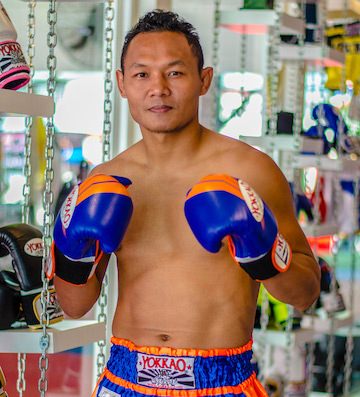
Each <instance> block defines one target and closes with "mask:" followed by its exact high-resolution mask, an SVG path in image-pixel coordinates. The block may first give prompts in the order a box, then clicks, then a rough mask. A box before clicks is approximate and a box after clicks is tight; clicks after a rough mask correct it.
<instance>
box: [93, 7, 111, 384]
mask: <svg viewBox="0 0 360 397" xmlns="http://www.w3.org/2000/svg"><path fill="white" fill-rule="evenodd" d="M104 12H105V32H104V35H105V42H106V47H105V60H104V62H105V65H104V69H105V83H104V92H105V96H104V123H103V153H102V154H103V161H108V160H110V155H111V152H110V149H111V148H110V138H111V130H112V123H111V112H112V108H113V106H112V100H111V93H112V90H113V79H112V72H113V42H114V28H113V23H114V16H115V9H114V1H113V0H108V1H107V2H106V4H105V9H104ZM108 285H109V280H108V275H107V273H106V274H105V277H104V280H103V283H102V287H101V293H100V296H99V299H98V306H99V308H100V311H99V314H98V321H99V322H104V323H105V325H106V324H107V320H108V319H107V315H106V307H107V297H108ZM97 344H98V347H99V352H98V354H97V357H96V365H97V376H98V377H100V375H101V374H102V372H103V371H104V368H105V362H106V355H105V350H106V341H105V340H101V341H98V343H97Z"/></svg>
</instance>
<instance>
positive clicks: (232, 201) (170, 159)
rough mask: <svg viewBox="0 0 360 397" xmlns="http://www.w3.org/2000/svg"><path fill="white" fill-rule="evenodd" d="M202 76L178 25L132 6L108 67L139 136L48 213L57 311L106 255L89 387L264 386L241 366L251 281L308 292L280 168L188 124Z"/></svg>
mask: <svg viewBox="0 0 360 397" xmlns="http://www.w3.org/2000/svg"><path fill="white" fill-rule="evenodd" d="M212 74H213V72H212V69H211V68H209V67H205V68H204V67H203V55H202V50H201V46H200V44H199V41H198V36H197V34H196V33H195V32H194V28H193V27H192V26H191V25H190V24H188V23H186V22H185V21H183V20H182V19H181V18H179V17H178V16H177V15H176V14H173V13H171V12H163V11H153V12H150V13H148V14H147V15H145V16H144V17H143V18H142V19H141V20H140V21H139V22H138V24H137V25H136V26H135V27H134V28H133V29H132V30H131V31H130V32H129V33H128V35H127V37H126V39H125V44H124V47H123V52H122V58H121V71H117V81H118V86H119V90H120V94H121V96H122V97H123V98H126V99H127V100H128V103H129V108H130V111H131V114H132V117H133V118H134V120H135V121H136V122H137V123H138V124H139V125H140V128H141V132H142V135H143V139H142V140H141V141H140V142H138V143H136V144H135V145H133V146H132V147H130V148H129V149H127V150H126V151H124V152H123V153H120V154H119V155H118V156H116V157H115V158H114V159H112V160H110V161H109V162H107V163H105V164H102V165H100V166H98V167H96V168H95V169H94V170H93V171H92V172H91V175H90V177H89V178H88V179H87V180H86V181H85V182H83V183H82V184H81V185H80V186H79V188H78V189H75V191H74V192H73V193H72V194H71V195H70V196H69V198H68V199H67V202H65V205H64V206H63V209H62V211H61V216H59V217H58V219H57V221H56V223H55V229H54V241H55V245H54V246H53V247H54V263H55V274H56V277H55V283H56V288H57V293H58V297H59V300H60V303H61V305H62V307H63V310H64V311H65V312H66V313H68V315H70V316H72V317H81V316H82V315H84V314H85V313H86V312H87V311H89V310H90V309H91V307H92V306H93V304H94V303H95V301H96V300H97V298H98V296H99V293H100V287H101V282H102V279H103V276H104V273H105V270H106V266H107V262H108V259H109V253H111V252H114V253H115V255H116V258H117V264H118V282H119V295H118V302H117V307H116V312H115V315H114V319H113V324H112V331H113V335H114V337H113V339H112V342H113V346H112V351H111V357H110V359H109V362H108V364H107V368H106V370H105V372H104V374H103V376H102V378H101V380H100V382H99V384H98V386H97V388H96V390H95V392H94V396H111V397H113V396H145V395H161V396H208V395H209V396H210V395H211V396H222V395H227V396H232V395H250V394H252V395H265V392H264V390H263V388H262V386H261V385H260V383H259V382H258V381H257V379H256V377H255V375H254V374H253V370H252V367H251V364H250V358H251V338H252V329H253V324H254V315H255V310H256V299H257V294H258V289H259V282H258V281H257V280H262V281H263V283H264V285H265V287H266V288H267V289H268V291H269V292H270V293H271V294H272V295H273V296H275V297H276V298H278V299H280V300H282V301H284V302H287V303H289V304H292V305H294V306H295V307H296V308H298V309H300V310H304V309H306V308H307V307H309V306H310V305H311V304H312V303H313V302H314V301H315V299H316V298H317V296H318V294H319V284H320V282H319V266H318V265H317V263H316V261H315V260H314V257H313V255H312V252H311V250H310V248H309V245H308V243H307V240H306V238H305V237H304V234H303V232H302V230H301V228H300V227H299V225H298V223H297V221H296V218H295V216H294V211H293V204H292V198H291V193H290V190H289V187H288V183H287V181H286V180H285V178H284V176H283V174H282V173H281V171H280V170H279V169H278V167H277V166H276V165H275V163H274V162H273V161H272V160H271V159H270V158H269V157H268V156H267V155H265V154H263V153H261V152H259V151H257V150H256V149H253V148H251V147H250V146H248V145H246V144H245V143H242V142H239V141H235V140H233V139H230V138H228V137H224V136H221V135H219V134H217V133H215V132H213V131H210V130H208V129H207V128H205V127H204V126H202V125H200V124H199V120H198V107H199V97H200V96H201V95H204V94H206V92H207V91H208V89H209V86H210V83H211V79H212ZM127 178H128V179H127ZM255 192H257V194H258V195H257V194H256V193H255ZM259 196H260V197H261V199H262V200H263V201H262V200H261V199H260V197H259ZM265 203H266V204H265ZM184 211H185V212H184ZM226 236H230V237H229V238H228V242H229V244H227V240H226ZM234 259H235V261H234ZM94 261H95V265H93V263H94ZM52 270H54V269H52ZM74 284H76V286H74Z"/></svg>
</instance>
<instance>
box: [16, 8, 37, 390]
mask: <svg viewBox="0 0 360 397" xmlns="http://www.w3.org/2000/svg"><path fill="white" fill-rule="evenodd" d="M35 7H36V0H29V2H28V17H27V23H28V30H27V33H28V48H27V55H28V65H29V68H30V73H29V74H30V81H29V83H28V85H27V92H28V93H29V94H31V93H32V92H33V84H32V79H33V77H34V64H33V59H34V56H35ZM31 126H32V117H31V116H28V117H26V118H25V144H24V176H25V183H24V186H23V199H24V201H23V205H22V208H21V222H22V223H29V213H30V193H31V163H30V155H31V135H30V130H31ZM17 363H18V366H17V367H18V379H17V381H16V390H17V392H18V393H19V396H20V397H22V396H23V393H24V392H25V390H26V381H25V369H26V353H18V355H17Z"/></svg>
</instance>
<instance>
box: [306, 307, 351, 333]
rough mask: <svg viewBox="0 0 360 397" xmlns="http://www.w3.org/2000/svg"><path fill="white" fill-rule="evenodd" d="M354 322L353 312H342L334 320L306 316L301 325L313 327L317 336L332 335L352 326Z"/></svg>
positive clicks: (336, 314) (335, 315)
mask: <svg viewBox="0 0 360 397" xmlns="http://www.w3.org/2000/svg"><path fill="white" fill-rule="evenodd" d="M353 321H354V318H353V316H352V314H351V312H350V311H348V310H344V311H342V312H339V313H335V314H334V317H333V318H330V317H327V318H322V317H317V316H308V315H305V316H304V317H303V319H302V323H301V325H302V326H304V327H312V329H313V330H314V331H315V333H317V334H331V333H332V332H336V331H337V330H338V329H340V328H343V327H348V326H351V325H352V324H353ZM332 322H333V324H332ZM332 326H333V327H332Z"/></svg>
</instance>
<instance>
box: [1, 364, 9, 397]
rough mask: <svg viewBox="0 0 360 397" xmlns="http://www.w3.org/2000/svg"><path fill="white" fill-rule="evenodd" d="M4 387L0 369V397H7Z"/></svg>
mask: <svg viewBox="0 0 360 397" xmlns="http://www.w3.org/2000/svg"><path fill="white" fill-rule="evenodd" d="M5 386H6V379H5V375H4V372H3V370H2V368H1V367H0V397H8V394H7V393H6V391H5V390H4V387H5Z"/></svg>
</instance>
